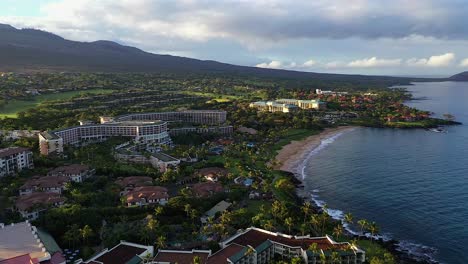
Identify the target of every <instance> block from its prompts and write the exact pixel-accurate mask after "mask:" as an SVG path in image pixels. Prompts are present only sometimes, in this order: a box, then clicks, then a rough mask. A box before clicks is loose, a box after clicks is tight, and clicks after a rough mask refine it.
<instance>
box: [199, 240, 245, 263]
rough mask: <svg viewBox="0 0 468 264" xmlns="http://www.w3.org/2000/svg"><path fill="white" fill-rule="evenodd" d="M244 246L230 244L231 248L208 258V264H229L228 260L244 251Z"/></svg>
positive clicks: (226, 248)
mask: <svg viewBox="0 0 468 264" xmlns="http://www.w3.org/2000/svg"><path fill="white" fill-rule="evenodd" d="M244 248H245V247H244V246H241V245H238V244H230V245H229V246H227V247H225V248H223V249H221V250H219V251H217V252H216V253H214V254H213V255H211V256H210V257H209V258H208V262H207V264H219V263H227V259H228V258H229V257H231V256H234V255H235V254H236V253H238V252H239V251H241V250H242V249H244Z"/></svg>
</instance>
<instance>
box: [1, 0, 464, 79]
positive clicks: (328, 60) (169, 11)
mask: <svg viewBox="0 0 468 264" xmlns="http://www.w3.org/2000/svg"><path fill="white" fill-rule="evenodd" d="M466 14H468V0H392V1H389V0H313V1H311V0H294V1H292V0H291V1H284V0H237V1H234V0H0V23H5V24H11V25H13V26H15V27H17V28H25V27H28V28H38V29H42V30H46V31H49V32H52V33H55V34H58V35H60V36H62V37H65V38H67V39H71V40H77V41H95V40H112V41H116V42H118V43H121V44H124V45H130V46H135V47H138V48H141V49H143V50H145V51H149V52H153V53H158V54H171V55H177V56H185V57H191V58H197V59H203V60H217V61H221V62H226V63H232V64H239V65H246V66H256V67H265V68H277V69H290V70H298V71H311V72H331V73H353V74H354V73H359V74H372V75H376V74H377V75H380V74H381V75H396V76H411V75H412V76H448V75H452V74H455V73H458V72H461V71H464V70H468V26H467V25H468V16H466Z"/></svg>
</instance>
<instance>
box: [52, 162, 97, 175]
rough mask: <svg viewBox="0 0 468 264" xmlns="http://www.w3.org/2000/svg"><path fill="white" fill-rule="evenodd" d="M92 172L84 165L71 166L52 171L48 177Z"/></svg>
mask: <svg viewBox="0 0 468 264" xmlns="http://www.w3.org/2000/svg"><path fill="white" fill-rule="evenodd" d="M88 170H90V168H89V166H88V165H83V164H71V165H66V166H61V167H57V168H55V169H53V170H51V171H49V173H48V174H47V175H62V174H72V175H76V174H80V173H83V172H86V171H88Z"/></svg>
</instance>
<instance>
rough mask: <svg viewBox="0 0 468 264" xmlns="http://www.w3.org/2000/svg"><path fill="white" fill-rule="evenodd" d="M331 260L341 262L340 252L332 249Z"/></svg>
mask: <svg viewBox="0 0 468 264" xmlns="http://www.w3.org/2000/svg"><path fill="white" fill-rule="evenodd" d="M331 262H332V263H341V256H340V253H338V252H336V251H334V252H332V254H331Z"/></svg>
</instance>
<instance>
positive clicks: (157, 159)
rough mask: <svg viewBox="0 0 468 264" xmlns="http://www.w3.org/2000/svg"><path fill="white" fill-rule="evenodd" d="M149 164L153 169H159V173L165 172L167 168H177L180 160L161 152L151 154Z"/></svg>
mask: <svg viewBox="0 0 468 264" xmlns="http://www.w3.org/2000/svg"><path fill="white" fill-rule="evenodd" d="M150 163H151V164H152V165H153V167H155V168H159V171H160V172H165V171H166V170H167V169H169V168H177V166H178V165H179V164H180V160H179V159H176V158H174V157H172V156H170V155H167V154H165V153H162V152H156V153H153V154H151V156H150Z"/></svg>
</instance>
